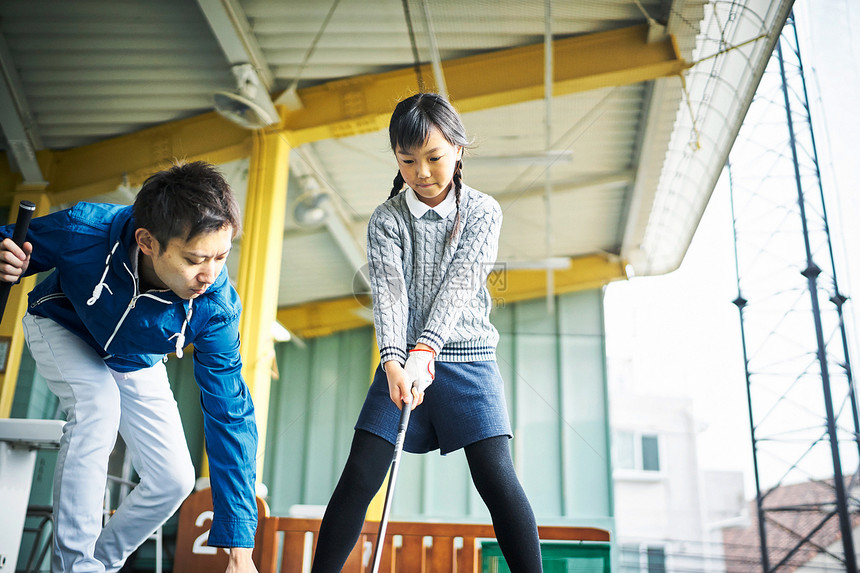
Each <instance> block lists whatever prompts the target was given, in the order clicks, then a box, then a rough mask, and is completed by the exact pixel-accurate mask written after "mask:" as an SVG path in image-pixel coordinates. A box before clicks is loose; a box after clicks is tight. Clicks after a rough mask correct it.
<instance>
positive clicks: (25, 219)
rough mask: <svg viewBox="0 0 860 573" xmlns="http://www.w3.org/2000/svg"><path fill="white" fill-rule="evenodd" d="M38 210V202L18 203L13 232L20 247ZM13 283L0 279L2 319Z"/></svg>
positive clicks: (13, 238) (0, 313)
mask: <svg viewBox="0 0 860 573" xmlns="http://www.w3.org/2000/svg"><path fill="white" fill-rule="evenodd" d="M35 211H36V204H35V203H33V202H31V201H21V203H20V204H19V205H18V218H17V219H16V220H15V230H14V231H13V233H12V241H13V242H14V243H15V244H16V245H18V246H19V247H20V246H21V245H23V244H24V241H25V240H26V239H27V229H28V228H29V227H30V219H32V218H33V213H34V212H35ZM11 288H12V283H7V282H6V281H0V319H2V317H3V313H4V311H5V310H6V301H7V300H8V299H9V290H10V289H11Z"/></svg>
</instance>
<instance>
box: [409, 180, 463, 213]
mask: <svg viewBox="0 0 860 573" xmlns="http://www.w3.org/2000/svg"><path fill="white" fill-rule="evenodd" d="M406 205H407V206H408V207H409V211H410V212H411V213H412V216H413V217H415V218H416V219H420V218H421V217H423V216H424V214H425V213H427V211H429V210H431V209H432V210H434V211H436V214H437V215H439V216H440V217H441V218H443V219H445V218H447V217H448V215H450V214H451V213H453V212H454V211H455V210H456V209H457V201H456V199H455V198H454V188H453V185H452V186H451V189H450V190H449V191H448V195H446V196H445V198H444V199H443V200H442V202H441V203H439V204H438V205H436V206H435V207H431V206H430V205H428V204H427V203H424V202H423V201H421V200H420V199H418V195H417V194H416V193H415V190H414V189H412V188H411V187H407V188H406Z"/></svg>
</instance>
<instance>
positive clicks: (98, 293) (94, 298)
mask: <svg viewBox="0 0 860 573" xmlns="http://www.w3.org/2000/svg"><path fill="white" fill-rule="evenodd" d="M118 246H119V241H117V242H116V243H114V246H113V248H112V249H111V250H110V252H109V253H108V256H107V259H105V272H103V273H102V278H101V279H100V280H99V282H98V284H97V285H96V286H95V288H94V289H93V296H91V297H90V298H89V300H88V301H87V306H92V305H94V304H95V303H96V301H97V300H98V299H99V297H100V296H101V295H102V289H107V290H108V292H109V293H110V294H111V295H113V291H112V290H110V287H109V286H108V284H107V283H106V282H105V278H106V277H107V274H108V270H109V269H110V259H111V257H112V256H113V253H114V251H116V248H117V247H118Z"/></svg>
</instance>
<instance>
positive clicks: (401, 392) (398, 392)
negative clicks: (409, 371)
mask: <svg viewBox="0 0 860 573" xmlns="http://www.w3.org/2000/svg"><path fill="white" fill-rule="evenodd" d="M383 370H385V375H386V377H387V378H388V395H389V397H390V398H391V401H392V402H394V403H395V404H396V405H397V407H398V408H400V409H402V408H403V403H404V402H406V403H407V404H412V409H413V410H414V409H415V408H417V407H418V406H420V405H421V402H423V401H424V394H418V393H417V391H416V390H415V389H414V388H412V383H411V382H410V381H409V380H408V377H407V376H406V371H405V370H403V366H401V365H400V363H399V362H397V361H396V360H389V361H388V362H386V363H385V365H384V366H383Z"/></svg>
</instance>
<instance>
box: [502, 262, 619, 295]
mask: <svg viewBox="0 0 860 573" xmlns="http://www.w3.org/2000/svg"><path fill="white" fill-rule="evenodd" d="M625 266H626V265H625V263H624V261H622V260H620V259H617V258H615V257H612V258H610V257H606V256H604V255H589V256H585V257H578V258H575V259H573V260H571V264H570V267H569V268H567V269H563V270H556V271H553V282H554V284H555V289H554V291H555V294H565V293H569V292H576V291H581V290H588V289H593V288H600V287H602V286H604V285H606V284H609V283H610V282H612V281H615V280H620V279H626V278H627V273H626V271H625ZM489 287H490V295H491V296H492V297H493V302H494V303H495V304H496V305H505V304H511V303H514V302H518V301H521V300H529V299H534V298H540V297H545V296H546V270H510V271H508V270H505V269H504V267H500V270H499V271H498V272H497V273H494V274H493V275H491V276H490V280H489Z"/></svg>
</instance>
